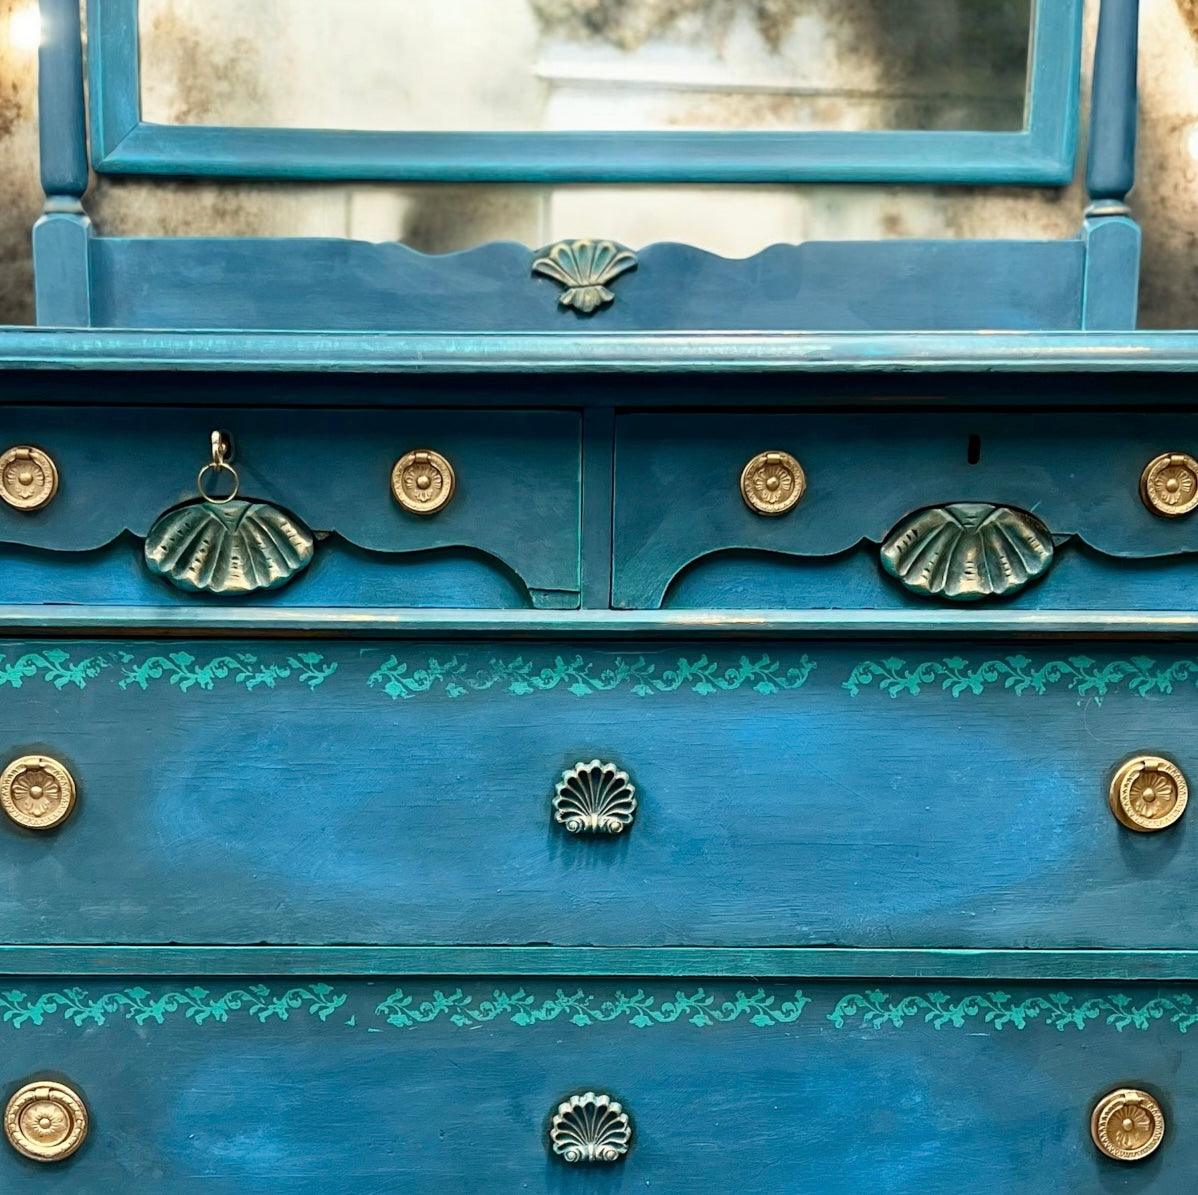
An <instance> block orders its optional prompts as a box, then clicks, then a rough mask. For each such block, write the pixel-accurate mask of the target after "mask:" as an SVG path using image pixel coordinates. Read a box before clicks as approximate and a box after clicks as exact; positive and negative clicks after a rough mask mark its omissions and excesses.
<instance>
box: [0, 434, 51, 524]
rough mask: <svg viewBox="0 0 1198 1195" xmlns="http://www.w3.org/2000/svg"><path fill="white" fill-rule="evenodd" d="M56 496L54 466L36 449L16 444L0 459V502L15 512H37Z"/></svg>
mask: <svg viewBox="0 0 1198 1195" xmlns="http://www.w3.org/2000/svg"><path fill="white" fill-rule="evenodd" d="M57 493H58V466H57V465H55V464H54V461H53V460H52V459H51V457H50V456H49V454H47V453H45V452H43V451H42V450H41V449H40V448H33V447H31V446H30V445H28V444H20V445H17V446H16V447H15V448H10V449H8V451H7V452H5V453H4V454H3V455H0V498H3V499H4V501H5V502H7V503H8V505H9V506H11V507H13V508H14V509H16V510H41V509H42V507H43V506H48V505H49V504H50V502H51V500H52V499H53V497H54V495H55V494H57Z"/></svg>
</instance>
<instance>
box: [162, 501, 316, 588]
mask: <svg viewBox="0 0 1198 1195" xmlns="http://www.w3.org/2000/svg"><path fill="white" fill-rule="evenodd" d="M313 548H314V540H313V536H312V532H311V531H310V530H309V529H308V528H307V527H305V526H304V524H303V523H302V522H300V520H299V519H297V518H296V517H295V516H294V515H290V514H287V513H286V512H285V511H282V510H280V509H279V508H278V507H277V506H271V505H269V504H268V503H266V502H245V501H241V500H238V499H233V500H232V501H228V502H220V503H217V502H203V501H200V502H189V503H187V504H186V505H184V506H177V507H175V509H174V510H168V511H167V512H166V514H164V515H162V516H161V517H160V518H159V519H158V521H157V522H156V523H155V524H154V525H153V527H151V528H150V532H149V534H148V535H147V536H146V549H145V551H146V565H147V566H148V567H149V569H150V571H151V572H153V573H157V574H158V575H159V576H160V577H165V578H166V579H167V580H168V581H169V582H170V583H171V584H172V585H174V586H176V587H177V588H179V589H184V590H187V591H188V592H191V593H215V594H221V595H225V596H230V595H232V596H237V595H241V594H249V593H256V592H258V591H259V590H264V589H278V588H279V586H280V585H286V584H287V582H288V581H290V580H291V578H292V577H294V576H295V575H296V574H297V573H301V572H303V570H304V569H306V568H307V567H308V565H309V564H310V563H311V562H312V553H313Z"/></svg>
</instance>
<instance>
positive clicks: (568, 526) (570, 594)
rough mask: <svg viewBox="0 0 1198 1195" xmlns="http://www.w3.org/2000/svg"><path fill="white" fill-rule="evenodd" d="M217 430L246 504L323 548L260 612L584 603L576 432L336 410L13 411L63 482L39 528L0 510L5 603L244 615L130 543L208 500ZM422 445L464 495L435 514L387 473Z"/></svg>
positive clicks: (16, 434) (14, 428) (563, 423)
mask: <svg viewBox="0 0 1198 1195" xmlns="http://www.w3.org/2000/svg"><path fill="white" fill-rule="evenodd" d="M213 428H219V429H222V430H225V431H227V432H228V434H229V435H230V436H232V438H233V442H234V444H235V448H236V452H237V456H236V467H237V469H238V471H239V473H240V476H241V487H242V489H241V492H242V494H243V495H245V496H246V497H248V498H252V499H256V500H261V501H265V502H269V503H271V504H273V505H276V506H278V507H281V508H282V509H284V510H287V511H289V512H291V513H292V514H293V515H295V516H296V517H298V518H299V519H300V520H301V521H302V522H303V523H304V524H305V525H307V526H308V527H310V528H312V529H314V530H315V531H316V532H318V533H320V534H321V538H320V540H319V541H318V542H317V545H316V549H315V562H314V563H313V565H312V566H311V567H310V568H309V569H308V570H306V571H305V573H304V574H303V575H301V576H299V577H297V578H295V579H294V580H293V581H292V582H291V584H290V585H288V586H287V587H286V588H285V589H283V590H281V591H280V592H279V593H278V594H277V595H257V596H252V597H250V598H249V599H248V600H250V601H253V602H257V603H270V602H272V601H277V602H298V603H300V604H308V605H318V604H321V603H322V602H325V603H327V604H329V605H330V606H342V607H348V606H357V605H367V604H380V605H395V604H399V603H402V601H403V600H404V599H405V598H406V599H407V600H409V601H411V603H412V604H413V605H416V606H420V605H427V604H429V603H430V601H432V600H434V599H435V598H440V599H441V601H442V602H443V603H444V604H445V605H448V606H472V605H477V604H481V602H482V601H485V600H488V599H489V600H490V601H492V602H494V604H496V605H499V606H517V605H529V604H531V605H537V606H549V607H554V606H556V607H558V608H561V607H565V608H571V607H575V606H577V605H578V601H579V596H578V595H579V590H580V540H579V537H580V519H581V447H580V437H581V422H580V419H579V417H578V415H577V414H576V413H573V412H549V411H545V412H537V413H533V412H519V411H504V412H493V411H492V412H482V411H462V412H444V413H441V412H432V411H419V412H417V411H411V412H405V413H398V412H377V411H376V412H371V413H362V414H360V415H359V416H358V417H356V418H355V420H354V424H353V427H352V430H350V429H348V428H347V427H346V426H345V420H344V418H343V417H341V416H338V415H336V414H334V413H332V412H310V413H308V414H307V415H306V416H305V417H304V419H302V420H297V419H296V418H294V416H293V415H290V414H289V413H287V412H285V411H280V412H275V413H267V412H261V413H260V412H253V411H246V410H240V411H230V410H226V409H214V410H212V409H210V410H207V411H204V410H196V411H186V412H184V411H172V410H171V409H169V408H167V407H159V408H149V409H147V408H136V407H125V408H123V409H120V410H116V409H113V410H109V411H105V412H103V413H100V412H90V413H84V412H81V411H78V410H71V411H69V412H67V411H65V410H64V409H62V408H58V409H50V408H37V407H34V408H23V409H17V408H12V409H9V410H7V411H6V412H5V434H6V435H8V436H10V437H12V440H13V441H15V442H19V443H31V444H36V445H38V446H39V447H41V448H42V449H44V450H45V451H46V452H48V453H50V455H51V456H52V457H53V458H54V460H55V462H56V463H57V466H58V470H59V475H60V478H61V485H60V490H59V493H58V495H57V496H56V497H55V499H54V501H53V502H52V503H51V504H50V505H49V506H47V507H46V508H45V509H44V510H41V511H37V512H34V513H33V514H29V513H27V512H23V511H16V510H13V509H12V508H10V507H8V506H6V505H5V506H0V560H6V562H7V563H9V564H10V565H11V571H9V572H8V573H7V575H6V576H5V577H4V578H3V579H0V594H3V596H5V597H7V598H9V599H10V600H21V595H22V594H24V595H25V600H34V601H42V600H45V595H46V593H47V591H48V587H52V588H51V591H52V592H54V595H55V599H56V600H59V601H72V600H73V601H79V602H85V603H86V602H91V601H106V602H116V603H120V602H124V603H127V604H140V603H146V604H153V603H155V602H160V603H164V604H166V603H176V604H177V603H184V604H188V605H192V606H198V605H205V604H213V603H219V602H221V601H222V600H224V601H230V600H231V601H238V602H244V601H246V600H247V599H246V598H244V597H241V598H233V599H222V598H220V597H214V596H212V595H195V594H187V593H183V592H180V591H179V590H178V589H176V588H175V587H174V586H173V585H171V584H170V583H168V582H167V581H165V580H163V579H161V578H157V577H154V576H152V575H151V573H150V571H149V570H148V569H147V568H146V566H145V564H144V562H141V563H139V562H138V550H137V549H138V545H136V544H134V543H132V542H131V541H130V539H129V535H131V536H133V537H137V538H138V539H141V538H144V537H145V535H146V534H147V533H148V532H149V530H150V527H151V526H152V524H153V523H154V522H155V520H157V519H158V518H159V516H160V515H161V514H162V513H163V512H164V511H166V510H169V509H172V508H174V507H176V506H177V505H178V504H179V503H180V502H183V501H186V500H188V499H191V498H194V497H195V493H196V491H195V484H196V482H195V475H196V472H197V471H198V468H199V466H200V465H201V464H203V463H204V462H205V460H206V459H207V454H208V441H209V436H210V433H211V431H212V429H213ZM414 448H434V449H435V450H437V451H439V452H441V453H442V454H443V455H445V456H446V457H447V458H448V459H449V460H450V462H451V464H452V465H453V467H454V469H455V471H456V474H457V489H456V492H455V494H454V497H453V498H452V499H451V501H450V502H449V504H448V505H447V506H446V507H445V508H444V509H443V510H441V511H439V512H438V513H437V514H436V515H433V516H431V517H420V516H417V515H413V514H410V513H408V512H407V511H404V510H402V509H401V508H400V507H399V505H398V504H397V503H396V502H395V501H394V499H393V497H392V495H391V490H390V474H391V468H392V466H393V465H394V463H395V461H396V460H397V459H398V458H399V457H400V456H402V455H403V453H404V452H406V451H409V450H410V449H414ZM533 478H535V479H536V484H535V485H534V486H532V487H531V488H530V487H529V485H528V481H529V479H533ZM100 495H102V497H99V499H98V496H100ZM122 537H124V539H123V542H117V541H122ZM109 545H112V546H111V547H109ZM102 549H107V550H106V551H101V550H102ZM84 553H94V555H91V556H84V555H82V554H84ZM393 572H397V573H398V574H399V576H398V577H396V578H394V579H393V577H392V573H393ZM59 578H61V581H62V585H63V588H62V590H61V591H58V590H57V588H56V587H57V584H58V581H59Z"/></svg>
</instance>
